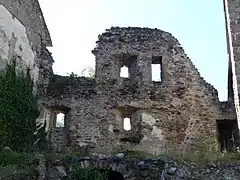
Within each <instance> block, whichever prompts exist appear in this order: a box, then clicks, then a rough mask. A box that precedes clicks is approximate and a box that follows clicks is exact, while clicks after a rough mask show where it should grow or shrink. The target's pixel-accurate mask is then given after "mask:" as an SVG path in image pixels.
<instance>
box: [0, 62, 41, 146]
mask: <svg viewBox="0 0 240 180" xmlns="http://www.w3.org/2000/svg"><path fill="white" fill-rule="evenodd" d="M33 85H34V83H33V81H32V79H31V76H30V69H27V71H26V73H24V72H23V71H21V72H16V59H15V58H13V59H12V60H11V61H10V63H9V64H7V66H6V70H5V71H4V72H1V74H0V139H1V141H0V148H3V147H6V146H8V147H10V148H11V149H13V150H16V151H32V150H33V149H34V148H35V147H37V146H38V147H40V146H39V144H41V146H43V145H44V143H45V138H44V136H45V131H43V128H45V126H43V127H42V128H39V127H38V126H37V125H36V119H37V117H38V116H39V110H38V104H37V97H36V95H34V94H33ZM37 131H38V133H37V134H36V133H34V132H37ZM36 142H37V143H36ZM43 142H44V143H43Z"/></svg>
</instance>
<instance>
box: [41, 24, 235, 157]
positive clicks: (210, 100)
mask: <svg viewBox="0 0 240 180" xmlns="http://www.w3.org/2000/svg"><path fill="white" fill-rule="evenodd" d="M93 53H94V54H95V56H96V74H95V76H96V77H95V79H87V78H82V77H73V76H72V77H61V76H53V79H52V82H51V83H50V86H49V87H48V92H47V95H46V97H45V101H44V103H45V107H46V109H51V108H52V107H55V108H63V107H65V108H68V109H69V111H68V112H67V113H66V127H65V128H67V129H68V130H69V131H68V133H69V134H68V137H69V143H68V144H67V143H66V142H62V143H63V146H64V145H65V146H66V145H68V146H70V147H78V148H79V147H86V146H87V147H89V148H90V149H91V148H93V151H96V152H102V153H110V152H112V151H119V150H122V149H128V150H140V151H146V152H150V153H160V152H163V151H166V150H171V149H174V148H189V149H194V148H198V147H199V145H201V143H202V140H203V139H206V138H208V137H210V138H216V136H217V132H216V120H221V119H225V118H231V117H229V116H230V115H231V116H234V114H232V113H231V112H230V111H231V107H230V106H231V105H225V106H227V107H229V109H230V110H229V111H227V110H226V111H225V112H223V110H222V109H223V108H222V107H223V106H224V105H221V104H220V102H219V100H218V93H217V90H216V89H214V88H213V86H211V85H210V84H208V83H207V82H206V81H205V80H204V79H203V78H202V77H201V76H200V74H199V72H198V71H197V69H196V68H195V66H194V65H193V64H192V62H191V60H190V59H189V58H188V57H187V55H186V54H185V53H184V50H183V49H182V47H181V45H180V44H179V42H178V41H177V40H176V39H175V38H174V37H173V36H172V35H171V34H170V33H167V32H164V31H161V30H158V29H149V28H130V27H129V28H119V27H113V28H111V29H110V30H107V31H106V32H105V33H103V34H102V35H99V40H98V41H97V46H96V48H95V49H94V50H93ZM157 60H158V62H160V61H161V62H160V63H161V66H162V68H161V76H162V81H161V82H154V81H152V75H151V71H152V70H151V64H152V63H156V61H157ZM123 65H125V66H127V67H128V68H129V75H130V77H129V78H122V77H120V69H121V67H122V66H123ZM124 117H129V118H131V124H132V129H131V130H130V131H126V130H124V129H123V118H124ZM234 117H235V116H234ZM49 121H50V120H49ZM49 123H50V124H51V122H49ZM53 128H56V127H53ZM55 137H58V138H59V136H58V135H56V134H55ZM53 143H54V142H53Z"/></svg>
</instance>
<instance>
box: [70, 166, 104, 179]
mask: <svg viewBox="0 0 240 180" xmlns="http://www.w3.org/2000/svg"><path fill="white" fill-rule="evenodd" d="M70 179H71V180H78V179H81V180H107V177H106V175H105V174H103V173H101V172H100V171H99V170H97V169H87V168H82V167H80V166H78V165H76V166H73V172H72V174H71V176H70V177H69V180H70Z"/></svg>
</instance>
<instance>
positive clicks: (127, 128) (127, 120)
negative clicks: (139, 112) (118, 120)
mask: <svg viewBox="0 0 240 180" xmlns="http://www.w3.org/2000/svg"><path fill="white" fill-rule="evenodd" d="M123 129H124V130H125V131H130V130H131V129H132V125H131V119H130V118H129V117H125V118H123Z"/></svg>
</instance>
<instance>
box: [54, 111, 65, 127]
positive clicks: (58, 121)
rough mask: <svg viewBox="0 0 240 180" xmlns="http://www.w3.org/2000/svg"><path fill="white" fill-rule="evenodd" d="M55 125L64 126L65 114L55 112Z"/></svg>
mask: <svg viewBox="0 0 240 180" xmlns="http://www.w3.org/2000/svg"><path fill="white" fill-rule="evenodd" d="M55 122H56V124H55V126H56V127H65V114H64V113H61V112H60V113H57V114H56V121H55Z"/></svg>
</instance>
